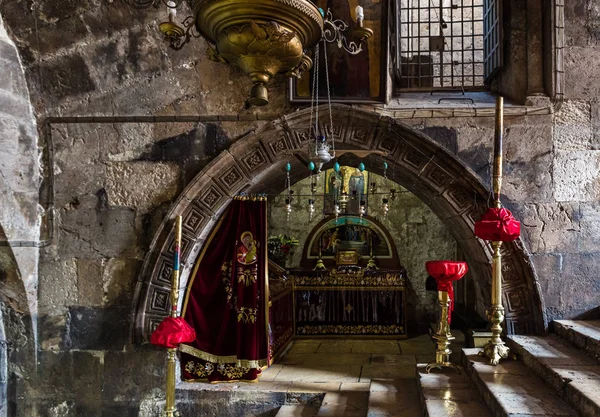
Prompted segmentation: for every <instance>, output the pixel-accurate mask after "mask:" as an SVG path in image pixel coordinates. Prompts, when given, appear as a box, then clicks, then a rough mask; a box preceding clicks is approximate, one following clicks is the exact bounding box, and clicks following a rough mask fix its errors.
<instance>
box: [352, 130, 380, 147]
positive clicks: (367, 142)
mask: <svg viewBox="0 0 600 417" xmlns="http://www.w3.org/2000/svg"><path fill="white" fill-rule="evenodd" d="M374 136H375V130H374V129H369V128H356V127H355V128H354V129H348V142H349V143H354V144H356V145H359V146H361V147H362V148H365V149H370V148H371V143H372V142H373V137H374Z"/></svg>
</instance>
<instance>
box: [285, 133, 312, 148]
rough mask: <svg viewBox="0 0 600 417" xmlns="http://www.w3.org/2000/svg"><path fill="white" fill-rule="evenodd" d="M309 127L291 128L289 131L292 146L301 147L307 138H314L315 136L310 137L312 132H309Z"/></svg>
mask: <svg viewBox="0 0 600 417" xmlns="http://www.w3.org/2000/svg"><path fill="white" fill-rule="evenodd" d="M310 132H311V131H310V129H306V128H304V129H293V130H292V132H291V136H292V138H291V139H292V143H293V144H294V148H299V149H300V148H303V145H305V144H306V143H307V142H308V141H309V140H314V139H315V138H314V137H312V134H311V133H310Z"/></svg>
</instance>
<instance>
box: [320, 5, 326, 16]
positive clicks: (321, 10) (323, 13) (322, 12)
mask: <svg viewBox="0 0 600 417" xmlns="http://www.w3.org/2000/svg"><path fill="white" fill-rule="evenodd" d="M319 12H321V16H323V17H325V11H324V10H323V9H321V8H320V7H319Z"/></svg>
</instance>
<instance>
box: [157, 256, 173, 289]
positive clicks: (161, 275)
mask: <svg viewBox="0 0 600 417" xmlns="http://www.w3.org/2000/svg"><path fill="white" fill-rule="evenodd" d="M172 280H173V259H172V258H165V257H162V256H161V257H160V258H159V260H158V271H157V273H156V276H155V277H154V281H156V282H157V283H159V284H165V285H167V286H171V281H172Z"/></svg>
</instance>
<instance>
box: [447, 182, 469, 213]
mask: <svg viewBox="0 0 600 417" xmlns="http://www.w3.org/2000/svg"><path fill="white" fill-rule="evenodd" d="M444 195H445V196H446V198H447V200H448V202H449V203H450V204H452V206H454V208H455V209H456V211H459V212H462V211H463V210H464V209H465V208H467V207H468V206H469V205H472V204H473V201H474V197H475V195H474V192H473V191H471V192H469V191H468V190H467V189H466V188H465V187H463V186H462V185H459V184H454V185H451V186H450V188H448V189H447V190H446V192H445V193H444Z"/></svg>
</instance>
